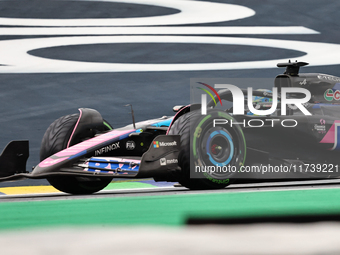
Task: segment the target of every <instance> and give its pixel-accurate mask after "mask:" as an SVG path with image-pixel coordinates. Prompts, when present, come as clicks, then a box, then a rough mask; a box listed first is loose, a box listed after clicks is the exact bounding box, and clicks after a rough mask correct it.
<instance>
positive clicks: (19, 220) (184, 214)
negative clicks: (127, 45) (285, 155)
mask: <svg viewBox="0 0 340 255" xmlns="http://www.w3.org/2000/svg"><path fill="white" fill-rule="evenodd" d="M339 197H340V189H338V188H334V189H306V190H289V191H274V192H273V191H263V192H237V193H236V192H235V193H210V194H207V193H206V194H176V195H162V196H148V197H145V196H143V197H116V198H114V197H111V198H93V199H92V198H91V199H75V200H57V201H56V200H55V201H26V202H3V203H0V214H1V215H2V220H1V221H0V229H2V230H6V229H24V228H41V227H52V226H55V227H59V226H83V225H87V226H98V225H100V226H110V225H111V226H112V225H113V226H128V225H130V226H131V225H162V226H181V225H184V224H185V223H186V221H187V219H188V218H190V217H228V218H232V217H262V216H283V215H285V216H287V215H288V216H298V215H318V214H324V213H325V212H326V213H329V214H338V213H340V200H339Z"/></svg>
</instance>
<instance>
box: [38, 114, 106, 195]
mask: <svg viewBox="0 0 340 255" xmlns="http://www.w3.org/2000/svg"><path fill="white" fill-rule="evenodd" d="M78 118H79V114H70V115H66V116H63V117H60V118H59V119H57V120H55V121H54V122H53V123H52V124H51V125H50V126H49V127H48V129H47V130H46V132H45V134H44V136H43V139H42V142H41V149H40V161H43V160H44V159H46V158H48V157H49V156H51V155H53V154H55V153H57V152H59V151H61V150H63V149H66V148H67V144H68V141H69V139H70V137H71V134H72V132H73V129H74V127H75V125H76V123H77V120H78ZM110 129H112V127H111V125H110V124H109V123H107V122H106V121H105V120H104V123H103V126H102V127H100V130H94V129H89V130H86V131H84V132H82V133H81V134H80V135H79V136H78V137H76V139H72V144H70V146H72V145H75V144H77V143H79V142H81V141H83V140H85V139H88V138H92V137H94V135H95V134H96V132H98V131H104V130H110ZM47 180H48V182H49V183H50V184H51V185H52V186H53V187H54V188H56V189H58V190H60V191H62V192H65V193H70V194H92V193H95V192H97V191H100V190H102V189H103V188H105V187H106V186H107V185H108V184H109V183H110V182H111V180H112V178H99V177H76V176H53V177H49V178H47Z"/></svg>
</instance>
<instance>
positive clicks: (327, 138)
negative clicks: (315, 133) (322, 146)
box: [320, 120, 340, 143]
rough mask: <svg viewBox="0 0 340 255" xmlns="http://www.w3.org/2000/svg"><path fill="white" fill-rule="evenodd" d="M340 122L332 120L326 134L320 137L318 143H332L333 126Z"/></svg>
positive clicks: (333, 140)
mask: <svg viewBox="0 0 340 255" xmlns="http://www.w3.org/2000/svg"><path fill="white" fill-rule="evenodd" d="M338 123H340V120H336V121H334V123H333V125H332V126H331V128H330V129H329V130H328V132H327V134H326V135H325V136H324V137H323V138H322V140H321V141H320V143H334V142H335V126H336V124H338Z"/></svg>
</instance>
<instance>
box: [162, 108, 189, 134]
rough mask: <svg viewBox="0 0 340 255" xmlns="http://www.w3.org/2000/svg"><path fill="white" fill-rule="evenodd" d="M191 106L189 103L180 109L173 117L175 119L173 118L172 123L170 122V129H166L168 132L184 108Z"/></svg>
mask: <svg viewBox="0 0 340 255" xmlns="http://www.w3.org/2000/svg"><path fill="white" fill-rule="evenodd" d="M189 106H190V104H189V105H187V106H185V107H183V108H182V109H181V110H179V111H178V112H177V113H176V114H175V116H174V117H173V119H172V121H171V123H170V126H169V128H168V130H167V131H166V134H168V133H169V131H170V128H171V126H172V124H174V122H175V121H176V117H177V115H179V114H182V111H183V110H184V109H186V108H188V107H189Z"/></svg>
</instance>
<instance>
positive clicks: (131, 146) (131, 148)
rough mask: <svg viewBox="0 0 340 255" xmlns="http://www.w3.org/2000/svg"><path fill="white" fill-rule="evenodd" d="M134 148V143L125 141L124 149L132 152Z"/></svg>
mask: <svg viewBox="0 0 340 255" xmlns="http://www.w3.org/2000/svg"><path fill="white" fill-rule="evenodd" d="M135 148H136V144H135V142H134V141H127V142H126V149H127V150H129V151H132V150H134V149H135Z"/></svg>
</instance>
